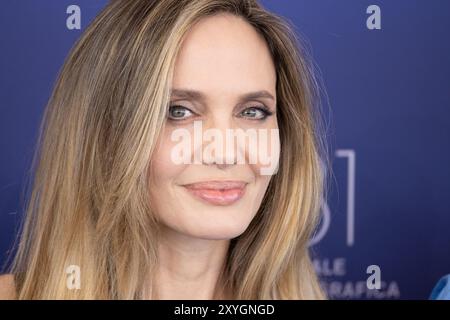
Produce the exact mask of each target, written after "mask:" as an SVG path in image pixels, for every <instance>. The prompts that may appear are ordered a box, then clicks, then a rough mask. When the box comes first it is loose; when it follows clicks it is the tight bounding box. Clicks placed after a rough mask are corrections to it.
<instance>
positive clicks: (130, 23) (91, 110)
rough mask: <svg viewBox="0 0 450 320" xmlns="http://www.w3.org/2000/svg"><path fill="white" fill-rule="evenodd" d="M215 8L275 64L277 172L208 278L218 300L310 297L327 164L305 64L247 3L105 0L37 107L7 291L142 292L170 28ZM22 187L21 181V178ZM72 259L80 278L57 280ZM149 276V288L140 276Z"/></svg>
mask: <svg viewBox="0 0 450 320" xmlns="http://www.w3.org/2000/svg"><path fill="white" fill-rule="evenodd" d="M219 13H229V14H233V15H236V16H239V17H242V18H243V19H245V20H246V21H247V22H248V23H249V24H251V25H252V26H253V27H254V28H255V29H256V30H257V31H258V32H259V33H260V34H261V35H263V36H264V38H265V40H266V41H267V44H268V46H269V49H270V52H271V54H272V57H273V61H274V64H275V67H276V71H277V84H276V90H277V99H278V100H277V106H278V108H277V109H278V111H277V112H278V115H277V116H278V121H279V129H280V139H281V159H280V167H279V170H278V172H277V174H276V175H274V176H273V177H272V178H271V182H270V184H269V187H268V189H267V192H266V194H265V196H264V199H263V202H262V204H261V207H260V209H259V211H258V213H257V214H256V216H255V218H254V219H253V221H252V222H251V224H250V225H249V227H248V228H247V230H246V231H245V232H244V233H243V234H241V235H240V236H239V237H237V238H235V239H232V240H231V243H230V247H229V252H228V257H227V261H226V265H225V268H224V272H223V274H222V275H221V277H222V278H223V279H222V280H223V281H224V282H223V283H225V284H226V286H227V287H229V288H230V292H232V295H233V296H232V299H323V298H325V295H324V292H323V290H322V289H321V287H320V283H319V281H318V278H317V275H316V273H315V271H314V268H313V265H312V261H311V255H310V251H309V247H308V244H309V239H310V237H311V236H312V233H313V231H314V228H315V226H316V224H317V223H318V217H319V213H320V207H321V202H322V199H323V197H324V193H325V187H324V185H325V181H326V179H325V175H326V171H327V170H324V166H323V163H328V161H327V156H326V154H327V152H326V149H327V148H326V147H325V143H324V141H323V140H324V139H323V135H322V129H321V128H322V126H321V121H320V120H321V116H320V112H319V108H318V104H317V101H318V100H319V99H318V98H319V97H318V96H319V90H318V85H317V80H316V78H315V76H314V72H313V70H314V68H313V63H311V62H310V59H309V58H308V57H309V55H308V52H307V50H306V49H305V48H304V46H302V43H301V41H300V38H299V37H298V36H297V35H296V33H295V32H294V30H293V27H292V25H291V24H290V23H289V22H288V21H287V20H285V19H282V18H281V17H279V16H277V15H275V14H273V13H270V12H268V11H266V10H265V9H264V8H263V7H262V6H261V5H260V4H258V3H257V2H256V1H254V0H187V1H186V0H184V1H179V0H162V1H151V0H113V1H111V2H110V3H108V4H107V5H106V7H105V8H104V9H103V10H102V11H101V12H100V13H99V15H98V16H97V17H96V18H95V19H94V21H93V22H92V23H91V24H90V25H89V26H88V28H87V29H86V30H85V32H84V33H83V35H82V36H81V37H80V39H79V40H78V41H77V43H76V44H75V45H74V47H73V48H72V50H71V52H70V54H69V55H68V57H67V58H66V61H65V63H64V65H63V67H62V69H61V70H60V72H59V74H58V78H57V81H56V83H55V86H54V89H53V92H52V95H51V97H50V99H49V102H48V104H47V106H46V109H45V113H44V117H43V121H42V124H41V127H40V131H39V138H38V144H37V151H36V153H35V156H34V158H33V163H32V170H33V172H34V177H33V179H32V183H31V184H30V186H29V188H30V191H31V192H30V196H29V198H27V201H26V204H25V209H26V212H25V213H26V219H24V223H23V225H22V226H21V230H20V232H19V238H18V240H17V243H16V249H17V252H16V254H15V256H14V261H13V264H12V267H11V269H10V271H11V273H13V274H14V277H15V285H16V290H17V297H18V298H19V299H143V298H145V297H147V295H146V291H147V290H148V285H147V284H148V283H150V282H151V279H152V278H151V275H152V274H153V271H154V270H155V266H156V265H157V263H158V256H157V251H156V247H157V246H156V243H157V241H158V232H157V230H158V226H157V221H156V218H155V216H154V214H153V213H152V212H151V210H150V207H151V206H150V203H149V179H148V176H149V172H150V167H151V161H150V160H149V159H151V156H152V152H153V151H154V150H155V143H156V141H157V138H158V136H159V133H160V131H161V129H162V127H163V126H164V123H165V121H166V116H167V113H166V112H167V106H168V104H169V101H170V100H169V99H170V91H169V90H170V84H171V79H172V74H173V69H174V62H175V58H176V56H177V52H178V51H179V49H180V46H181V43H182V39H183V36H184V35H185V34H186V32H188V31H189V29H190V28H191V27H192V26H193V24H195V23H196V22H197V21H199V20H200V19H202V18H203V17H206V16H211V15H214V14H219ZM30 182H31V181H30ZM70 265H77V266H80V269H81V271H82V273H81V279H82V286H81V289H79V290H69V289H67V287H66V281H67V274H66V268H67V267H68V266H70ZM149 281H150V282H149Z"/></svg>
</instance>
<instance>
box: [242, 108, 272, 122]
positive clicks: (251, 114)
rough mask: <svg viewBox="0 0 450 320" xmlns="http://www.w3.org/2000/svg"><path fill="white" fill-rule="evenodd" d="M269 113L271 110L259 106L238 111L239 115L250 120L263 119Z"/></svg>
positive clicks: (270, 113)
mask: <svg viewBox="0 0 450 320" xmlns="http://www.w3.org/2000/svg"><path fill="white" fill-rule="evenodd" d="M271 115H272V112H270V111H269V110H266V109H265V108H260V107H250V108H247V109H245V110H243V111H242V112H241V113H240V116H241V117H245V118H250V119H252V120H264V119H266V118H267V117H268V116H271Z"/></svg>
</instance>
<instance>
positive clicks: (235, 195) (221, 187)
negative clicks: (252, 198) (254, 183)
mask: <svg viewBox="0 0 450 320" xmlns="http://www.w3.org/2000/svg"><path fill="white" fill-rule="evenodd" d="M246 185H247V183H246V182H244V181H230V180H226V181H204V182H197V183H190V184H186V185H183V187H185V188H186V190H187V191H188V192H189V193H190V194H192V195H193V196H195V197H196V198H199V199H201V200H203V201H205V202H207V203H209V204H212V205H219V206H227V205H231V204H233V203H235V202H236V201H238V200H239V199H241V198H242V197H243V196H244V193H245V187H246Z"/></svg>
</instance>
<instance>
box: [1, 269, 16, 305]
mask: <svg viewBox="0 0 450 320" xmlns="http://www.w3.org/2000/svg"><path fill="white" fill-rule="evenodd" d="M15 297H16V286H15V284H14V275H13V274H2V275H0V300H11V299H14V298H15Z"/></svg>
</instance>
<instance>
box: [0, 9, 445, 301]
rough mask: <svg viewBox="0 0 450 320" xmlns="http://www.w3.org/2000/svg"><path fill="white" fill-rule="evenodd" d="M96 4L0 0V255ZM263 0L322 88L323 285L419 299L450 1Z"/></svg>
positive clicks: (438, 187)
mask: <svg viewBox="0 0 450 320" xmlns="http://www.w3.org/2000/svg"><path fill="white" fill-rule="evenodd" d="M106 2H107V1H106V0H95V1H94V0H71V1H68V0H58V1H56V0H40V1H33V0H20V1H17V0H9V1H7V0H4V1H2V8H1V10H0V36H1V44H2V45H1V50H0V70H1V73H0V108H1V110H0V152H1V157H0V161H1V163H0V263H3V262H4V261H5V257H6V252H7V250H8V248H9V247H10V246H11V244H12V240H13V235H14V232H15V230H16V228H17V227H18V224H19V222H20V220H21V218H22V207H21V203H22V202H23V199H22V198H21V192H22V188H23V184H24V182H25V181H26V179H27V178H28V177H29V175H30V172H28V168H29V165H30V162H31V157H32V154H33V151H34V147H35V141H36V136H37V130H38V125H39V123H40V120H41V116H42V114H43V109H44V106H45V104H46V102H47V99H48V98H49V96H50V93H51V89H52V86H53V84H54V81H55V79H56V74H57V71H58V70H59V68H60V67H61V65H62V63H63V61H64V58H65V57H66V55H67V53H68V52H69V50H70V48H71V46H72V45H73V44H74V42H75V40H76V39H77V38H78V37H79V36H80V34H81V33H82V31H83V30H84V29H85V28H86V26H87V25H88V24H89V22H90V21H91V20H92V19H93V18H94V17H95V15H96V14H97V13H98V12H99V11H100V10H101V9H102V7H103V6H104V5H105V4H106ZM261 4H262V5H263V6H265V7H267V8H268V9H269V10H271V11H274V12H276V13H278V14H280V15H282V16H284V17H286V18H287V19H289V20H290V21H291V22H292V24H293V25H294V26H295V29H296V31H297V32H298V34H300V35H301V36H302V37H303V38H304V39H305V40H306V41H307V43H308V44H309V45H310V46H311V48H312V53H313V56H314V59H315V61H316V63H317V65H318V67H319V68H320V71H321V74H320V76H321V77H322V79H323V83H324V87H325V89H326V93H327V96H326V95H325V94H324V103H325V106H324V108H325V111H326V112H327V118H329V119H330V123H329V130H328V139H329V142H330V144H331V146H332V149H331V154H332V160H333V171H334V177H333V179H332V181H331V190H330V194H329V197H328V199H327V201H326V203H324V206H323V210H322V211H323V219H322V222H321V225H320V228H319V229H318V231H317V233H316V235H315V237H314V239H313V240H312V249H313V251H314V254H315V258H314V263H315V267H316V269H317V271H318V273H319V274H320V276H321V278H322V282H323V285H324V287H325V288H326V289H327V291H328V293H329V295H330V297H331V298H337V299H354V298H357V299H358V298H359V299H411V298H419V299H421V298H428V296H429V294H430V292H431V289H432V287H433V285H434V284H435V283H436V281H437V280H438V279H439V278H440V277H441V276H443V275H444V274H446V273H450V207H449V198H450V144H449V138H450V110H449V108H450V92H449V91H450V80H449V76H450V41H449V39H450V37H449V33H450V1H448V0H433V1H426V0H397V1H388V0H378V1H365V0H351V1H350V0H348V1H333V0H320V1H317V0H316V1H313V0H308V1H307V0H301V1H297V0H296V1H287V0H264V1H261ZM71 5H76V6H78V8H79V9H80V14H81V15H79V18H80V29H77V28H76V23H74V21H75V20H73V19H72V18H73V14H75V13H76V11H72V8H73V7H70V6H71ZM371 5H376V6H377V7H373V6H371ZM68 8H69V10H68ZM75 22H76V21H75ZM71 26H75V28H72V27H71ZM369 266H372V267H370V268H374V269H370V268H369V269H370V270H375V271H376V272H377V273H376V274H377V275H380V276H381V288H380V289H369V288H368V286H367V279H368V278H369V276H371V274H372V273H373V271H370V270H369V271H370V272H369V273H368V267H369Z"/></svg>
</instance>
